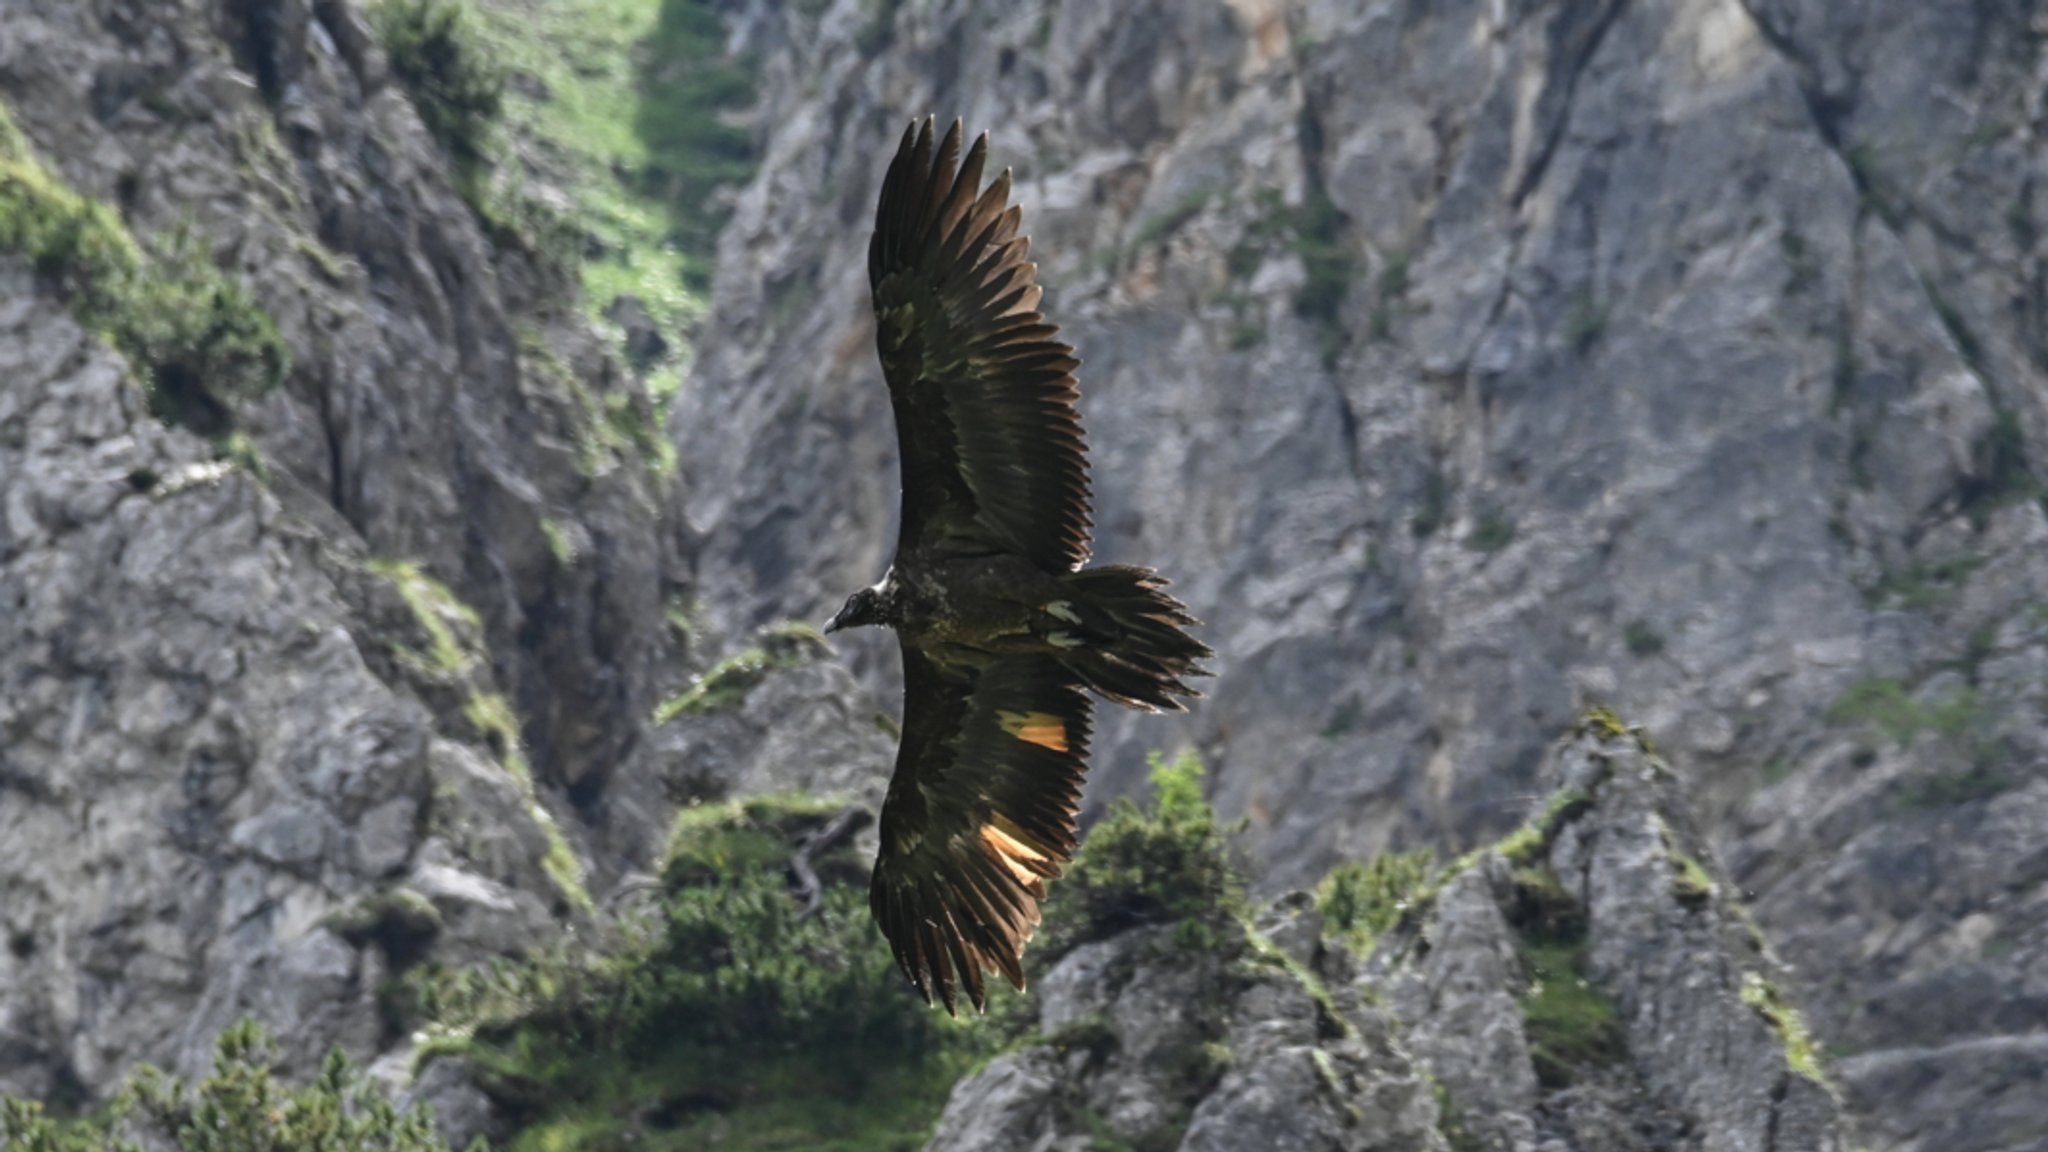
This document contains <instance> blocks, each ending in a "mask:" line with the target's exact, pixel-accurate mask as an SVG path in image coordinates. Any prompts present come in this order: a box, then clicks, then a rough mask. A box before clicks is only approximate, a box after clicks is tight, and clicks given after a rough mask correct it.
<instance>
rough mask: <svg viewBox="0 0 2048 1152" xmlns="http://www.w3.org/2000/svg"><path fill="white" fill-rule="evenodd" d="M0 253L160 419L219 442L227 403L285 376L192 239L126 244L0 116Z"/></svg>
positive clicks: (287, 358) (261, 315)
mask: <svg viewBox="0 0 2048 1152" xmlns="http://www.w3.org/2000/svg"><path fill="white" fill-rule="evenodd" d="M0 251H12V252H18V253H21V254H23V255H24V256H26V257H28V259H29V260H30V262H31V263H32V264H33V265H34V267H35V270H36V273H37V275H39V276H41V277H42V278H43V279H44V280H45V281H46V282H48V283H49V284H51V285H52V286H54V287H55V288H56V289H57V291H58V292H59V293H61V294H62V295H63V297H64V298H65V301H66V302H67V303H68V304H69V305H70V307H71V309H72V311H73V313H74V314H75V315H76V316H77V317H78V320H79V322H80V323H82V324H84V325H85V326H86V327H88V328H92V329H94V330H95V331H98V332H100V333H101V334H102V335H104V336H105V337H106V338H107V339H108V341H110V342H111V343H112V344H113V345H114V346H115V347H117V348H119V349H120V350H121V352H122V354H123V355H125V356H126V357H127V358H128V360H129V363H130V364H131V365H133V366H134V368H135V370H136V372H137V373H138V374H140V376H141V377H142V383H143V386H144V387H145V389H146V390H147V393H148V397H149V406H150V412H151V413H152V414H153V415H155V416H156V417H157V418H158V419H161V420H165V421H168V422H171V423H178V424H184V425H186V426H188V427H190V428H192V429H193V430H194V431H197V432H199V433H201V434H203V435H211V436H224V435H226V434H227V433H228V432H229V431H230V430H231V429H232V427H233V424H234V416H233V406H234V404H235V403H236V402H238V401H243V400H247V399H250V398H253V397H255V396H257V395H260V394H261V393H263V392H265V391H267V390H269V389H271V388H275V387H276V386H277V385H279V384H281V383H283V381H284V379H285V376H286V375H287V374H288V373H289V372H290V369H291V353H290V350H289V349H288V348H287V347H286V346H285V343H284V340H283V338H282V337H280V336H279V335H278V332H277V325H276V324H275V323H274V322H273V321H272V320H271V318H270V316H269V314H267V313H266V312H264V311H263V309H262V308H260V307H258V306H257V304H256V303H255V301H254V300H253V299H252V298H251V297H250V296H249V294H248V293H247V292H245V291H243V290H242V287H241V286H240V284H238V283H237V282H236V281H235V280H234V279H232V278H231V277H229V276H228V275H227V274H226V273H224V272H222V271H221V270H220V268H219V267H217V266H216V265H215V264H214V262H213V258H212V254H211V253H210V252H209V251H208V250H207V247H206V244H205V243H204V241H203V240H202V239H201V238H200V236H199V235H198V234H197V233H196V232H195V231H194V230H193V229H191V228H189V227H179V228H175V229H172V230H171V231H170V232H169V233H167V234H166V235H165V236H163V237H161V238H160V239H158V240H157V241H155V242H153V243H151V244H148V245H138V244H136V242H135V241H134V239H133V238H132V237H130V236H129V234H128V231H127V229H126V228H125V227H123V226H122V223H121V220H120V218H119V217H118V216H116V215H115V214H114V212H113V211H112V210H111V209H109V208H108V207H106V206H105V205H103V204H99V203H97V202H95V201H93V200H90V199H87V198H86V197H83V196H80V195H79V194H78V193H76V192H74V191H72V190H71V189H70V188H67V187H65V186H64V184H63V183H62V182H61V181H59V180H58V179H57V178H56V177H54V176H53V175H52V174H51V173H50V172H49V171H48V170H47V169H45V168H44V167H43V166H42V164H41V163H40V162H39V161H38V160H37V159H36V157H35V155H34V153H33V152H32V151H31V150H30V148H29V146H28V142H27V140H26V139H25V138H24V137H23V136H22V134H21V132H20V131H19V130H18V129H17V128H16V127H15V126H14V123H13V121H12V120H11V119H9V118H8V117H7V115H6V112H5V110H4V109H0Z"/></svg>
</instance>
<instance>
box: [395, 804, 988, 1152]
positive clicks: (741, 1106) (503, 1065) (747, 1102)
mask: <svg viewBox="0 0 2048 1152" xmlns="http://www.w3.org/2000/svg"><path fill="white" fill-rule="evenodd" d="M837 811H838V807H837V806H836V805H829V804H822V803H820V802H817V801H815V800H811V799H808V798H803V797H759V798H754V799H750V800H747V801H743V802H735V803H729V804H715V805H707V806H703V807H697V808H691V809H686V810H685V812H684V813H683V814H682V815H681V816H680V817H679V818H678V820H677V823H676V829H675V832H674V835H673V838H672V842H671V845H670V851H669V855H668V862H667V865H666V867H665V868H664V870H663V876H662V881H661V897H660V903H659V908H658V912H657V916H656V917H655V919H654V921H653V922H652V923H651V924H648V925H646V926H645V927H644V928H643V929H642V930H641V931H640V932H639V934H637V935H634V936H632V937H631V938H629V939H628V940H627V942H625V943H624V944H623V945H621V946H620V947H619V948H618V950H616V951H614V952H613V953H611V954H609V955H598V956H588V955H586V956H582V957H573V956H568V955H557V956H552V957H544V958H541V959H539V960H536V961H533V962H530V963H528V964H523V965H510V964H501V965H498V966H496V967H495V968H493V969H487V970H481V971H472V972H468V973H435V974H432V975H431V976H429V977H423V978H422V979H421V980H419V981H418V982H417V983H418V984H419V986H420V987H419V991H418V992H417V994H416V996H415V1000H416V1002H417V1003H418V1004H419V1005H420V1010H421V1011H424V1012H427V1013H428V1014H429V1015H431V1016H434V1017H436V1018H437V1021H438V1023H439V1024H440V1025H441V1035H442V1036H443V1039H442V1040H441V1041H439V1042H437V1043H438V1044H439V1045H440V1047H441V1048H442V1049H443V1050H446V1049H447V1048H450V1047H452V1048H454V1049H456V1050H458V1051H460V1052H462V1053H463V1054H464V1055H466V1056H467V1057H468V1058H469V1059H470V1060H471V1061H473V1062H474V1063H475V1065H476V1066H477V1068H478V1070H479V1073H480V1076H481V1079H482V1082H483V1084H484V1085H485V1088H486V1090H487V1091H489V1092H490V1093H491V1094H492V1095H493V1096H495V1097H496V1098H497V1099H498V1100H499V1101H500V1102H501V1103H502V1104H503V1105H505V1106H506V1107H507V1108H508V1109H509V1110H510V1111H511V1112H512V1113H513V1114H514V1115H516V1116H518V1117H520V1118H521V1120H522V1123H523V1126H524V1127H525V1129H526V1130H525V1132H524V1133H523V1134H522V1135H521V1137H520V1138H519V1140H518V1141H517V1142H516V1143H515V1145H514V1147H518V1148H555V1147H599V1146H603V1147H610V1146H615V1145H620V1144H622V1143H637V1142H643V1141H646V1140H649V1139H655V1138H657V1137H658V1139H659V1140H660V1141H662V1143H660V1144H658V1145H657V1146H659V1147H678V1148H680V1147H701V1146H706V1144H707V1143H708V1142H710V1141H712V1140H713V1139H714V1138H716V1139H717V1141H718V1146H719V1147H723V1148H727V1149H754V1148H764V1149H765V1148H792V1147H805V1148H843V1149H854V1148H862V1149H866V1148H886V1147H895V1146H898V1145H903V1146H912V1147H914V1146H915V1145H916V1144H917V1143H919V1142H921V1140H922V1138H923V1135H924V1133H925V1130H926V1128H927V1127H928V1126H929V1125H930V1123H931V1122H932V1120H933V1119H935V1118H936V1116H937V1115H938V1112H939V1110H940V1108H941V1107H942V1106H943V1104H944V1101H945V1096H946V1092H947V1090H948V1089H949V1088H950V1086H951V1084H952V1082H953V1081H954V1080H955V1079H956V1078H957V1077H958V1076H959V1075H960V1074H961V1073H962V1072H964V1071H965V1070H966V1068H967V1067H968V1065H969V1064H970V1063H971V1062H972V1060H973V1059H974V1058H976V1057H977V1056H979V1055H981V1054H982V1052H983V1049H982V1047H981V1046H980V1044H981V1041H980V1040H979V1039H978V1033H977V1032H975V1031H974V1030H973V1029H972V1026H971V1024H963V1023H956V1022H955V1021H953V1020H951V1019H950V1018H948V1017H946V1016H944V1015H943V1014H941V1013H938V1012H935V1011H933V1010H932V1009H930V1008H928V1007H927V1006H926V1005H925V1004H924V1002H923V1001H922V1000H921V999H919V998H918V997H917V996H916V994H915V993H914V992H913V991H912V990H911V988H910V986H909V984H908V982H906V981H905V980H904V979H903V977H902V975H901V974H900V973H899V972H898V971H897V969H896V965H895V961H894V959H893V957H892V956H891V955H890V952H889V948H888V945H887V943H886V942H885V941H884V940H883V938H882V936H881V934H880V933H879V932H878V931H877V930H876V929H875V927H874V924H873V921H872V919H871V917H870V915H869V913H868V909H867V893H866V885H867V875H868V861H867V860H866V859H865V858H864V857H863V856H862V855H861V854H860V853H858V852H856V851H855V850H854V849H853V848H852V847H851V846H850V844H842V845H841V846H839V847H837V848H834V849H832V850H831V851H828V852H824V853H819V854H818V856H817V858H816V859H814V860H813V861H812V866H813V868H814V870H815V871H816V873H817V876H818V878H819V881H820V883H821V885H822V900H821V902H820V904H819V906H818V907H817V909H816V911H815V913H813V914H809V915H807V914H806V910H805V908H804V906H803V905H802V903H801V902H800V901H799V899H798V898H797V895H796V893H795V892H793V890H792V885H791V882H790V879H789V876H788V868H789V864H790V861H791V857H792V854H793V853H794V851H795V847H796V845H797V844H798V843H800V842H802V841H803V840H804V838H805V837H806V836H808V835H811V834H814V833H816V832H817V831H818V830H819V829H821V828H822V827H824V826H825V824H826V823H827V822H828V821H830V820H831V819H832V818H833V816H834V815H835V814H836V813H837ZM464 1033H468V1034H469V1036H470V1038H469V1039H467V1040H463V1039H461V1037H462V1036H463V1034H464ZM835 1141H836V1142H835Z"/></svg>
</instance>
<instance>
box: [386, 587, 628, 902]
mask: <svg viewBox="0 0 2048 1152" xmlns="http://www.w3.org/2000/svg"><path fill="white" fill-rule="evenodd" d="M367 567H368V568H369V570H370V571H372V572H374V573H376V574H377V575H379V576H382V577H383V578H384V579H386V580H388V581H390V582H391V585H392V587H393V588H395V589H397V590H398V594H399V596H400V597H401V598H403V599H404V600H405V603H406V606H407V607H408V608H410V609H411V610H412V616H413V619H414V621H415V622H417V623H418V625H419V627H420V630H421V631H422V632H423V633H425V635H426V638H427V644H426V647H425V648H424V649H419V648H414V647H412V646H411V645H407V644H399V643H396V642H394V643H393V644H392V645H391V649H392V655H393V656H394V657H396V658H397V660H398V662H399V663H400V664H402V665H404V666H405V667H406V668H407V669H409V670H411V671H412V672H414V673H416V674H418V675H420V676H423V677H425V678H426V679H428V680H431V681H434V682H436V683H440V684H450V685H454V684H460V683H462V682H464V681H466V680H467V679H468V678H469V677H470V675H471V674H472V673H473V672H475V671H477V670H478V669H479V668H480V666H481V665H482V664H483V660H484V655H483V651H482V648H481V639H480V637H481V633H482V628H483V621H482V620H481V619H480V618H479V617H478V616H477V614H476V610H475V609H473V608H471V607H470V606H469V605H467V604H464V603H463V602H462V601H461V600H460V599H457V598H456V596H455V593H453V592H451V591H449V589H448V586H447V585H445V584H442V583H441V582H440V581H438V580H436V579H434V578H433V577H431V576H429V575H427V574H426V573H425V572H424V571H423V570H421V568H420V566H419V565H417V564H415V563H413V562H411V561H409V560H389V559H382V560H372V561H370V562H369V563H368V565H367ZM466 636H474V637H478V639H476V640H473V641H469V642H465V637H466ZM472 645H474V646H472ZM462 716H463V719H464V720H466V721H468V723H469V726H470V727H471V728H473V729H475V730H476V734H477V737H478V738H479V739H481V740H482V741H483V742H484V743H485V744H486V745H487V746H488V747H489V748H490V750H491V753H492V754H493V755H494V756H496V757H497V758H498V762H499V763H500V764H501V765H502V766H503V767H504V769H505V771H506V773H507V774H508V775H510V776H511V777H512V780H513V782H514V783H515V784H517V785H518V788H519V793H520V797H521V798H522V799H523V800H525V802H526V810H527V814H528V816H530V817H531V818H532V820H533V822H534V823H535V824H536V825H538V826H539V827H540V830H541V833H542V834H543V835H544V836H545V837H546V838H547V842H548V848H547V852H546V854H545V855H543V856H542V857H541V860H540V865H541V870H542V871H543V872H545V873H546V874H547V877H548V879H549V881H551V882H552V883H553V884H554V886H555V889H556V891H558V892H560V893H561V896H562V899H563V900H565V901H567V902H568V904H569V905H570V906H571V907H573V908H575V909H577V910H578V911H581V912H584V913H586V914H588V913H590V912H592V911H593V910H594V909H595V907H596V906H595V905H594V904H593V903H592V902H591V899H590V892H589V890H588V889H587V888H586V887H585V886H584V882H583V862H582V861H581V860H579V859H578V858H577V856H576V853H575V851H574V850H573V849H571V848H570V847H569V841H568V840H567V838H565V837H564V836H563V835H562V829H561V827H560V825H558V824H556V823H555V818H554V814H553V813H551V812H549V811H548V810H547V807H546V806H545V805H543V804H542V803H541V802H540V794H539V792H538V791H536V789H535V786H534V782H533V767H532V765H531V764H529V763H528V762H527V759H526V750H525V749H526V746H525V741H524V739H523V738H522V736H521V732H520V725H519V716H518V714H517V713H515V712H514V711H513V710H512V704H511V702H510V701H508V700H506V699H505V697H504V696H502V695H500V694H499V693H496V692H487V691H484V690H483V689H481V688H476V687H471V688H470V691H469V695H468V697H467V698H466V699H465V700H464V701H463V706H462Z"/></svg>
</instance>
